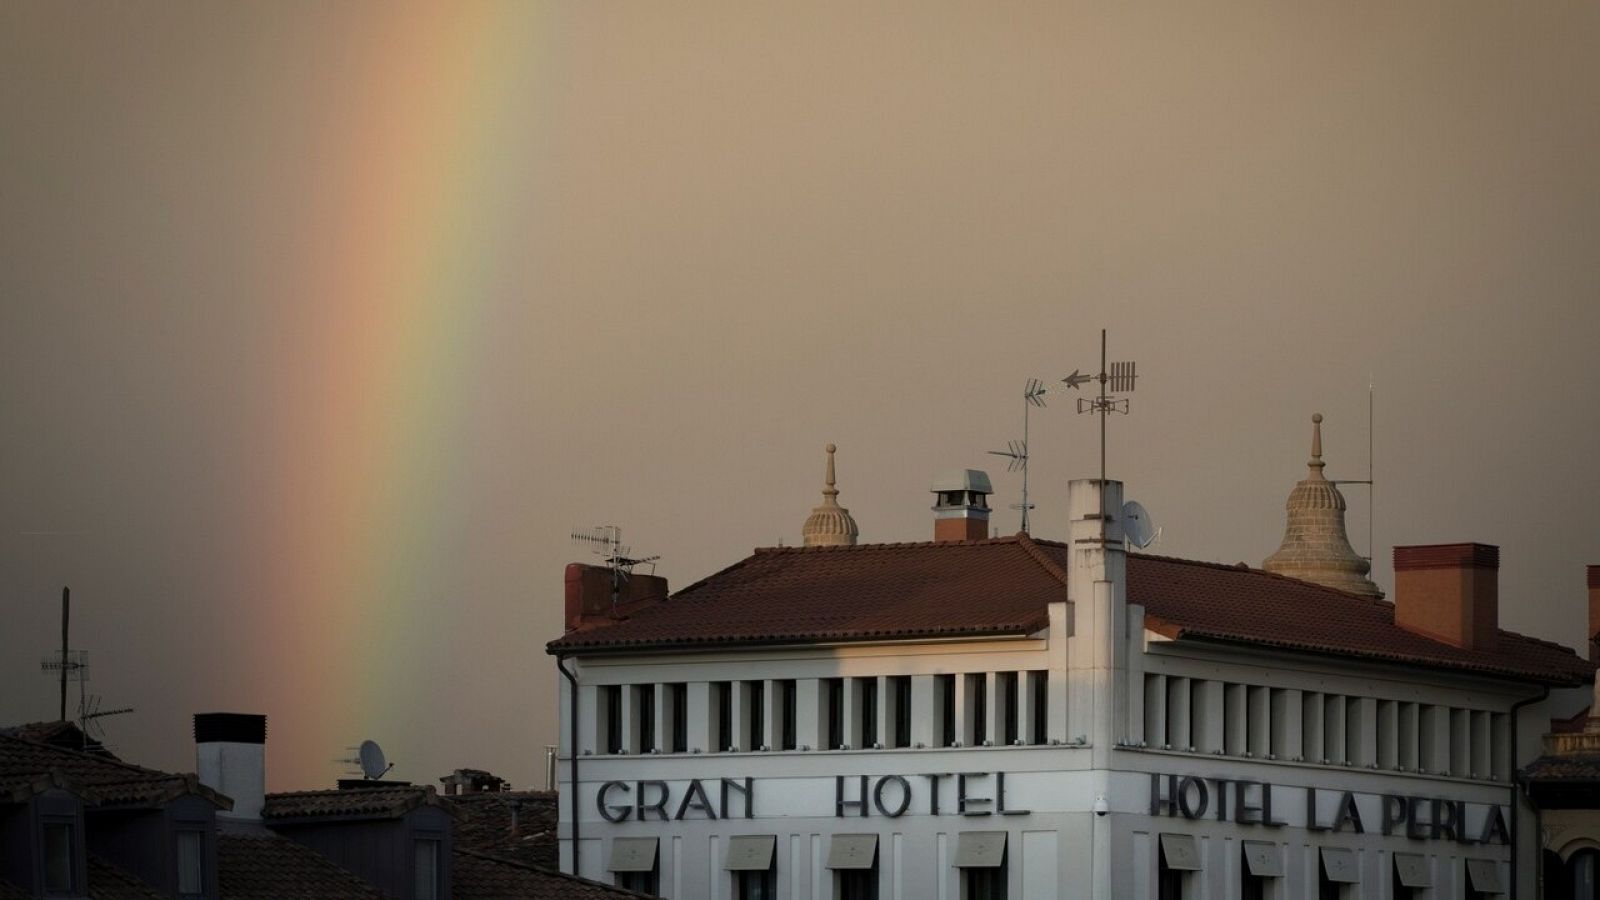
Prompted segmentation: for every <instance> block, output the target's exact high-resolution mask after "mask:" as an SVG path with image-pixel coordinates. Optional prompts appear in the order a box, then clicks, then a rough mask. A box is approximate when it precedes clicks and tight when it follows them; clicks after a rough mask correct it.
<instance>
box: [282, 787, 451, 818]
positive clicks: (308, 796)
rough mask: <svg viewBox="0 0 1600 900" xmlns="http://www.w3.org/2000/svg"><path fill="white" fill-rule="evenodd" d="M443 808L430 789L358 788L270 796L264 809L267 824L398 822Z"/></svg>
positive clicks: (435, 793) (293, 792) (436, 794)
mask: <svg viewBox="0 0 1600 900" xmlns="http://www.w3.org/2000/svg"><path fill="white" fill-rule="evenodd" d="M430 805H431V806H442V805H443V804H441V803H440V801H439V797H438V793H437V792H436V791H435V790H434V789H433V788H432V787H431V786H429V785H405V786H396V787H382V788H357V789H350V790H333V791H291V792H288V793H282V794H268V795H267V797H266V803H265V805H264V806H263V807H262V809H261V818H262V820H263V821H265V822H267V823H269V824H270V823H272V822H275V821H282V820H287V819H319V818H362V819H369V818H379V819H382V818H395V817H398V816H403V815H405V814H406V813H408V812H410V811H411V810H413V809H416V808H417V807H419V806H430Z"/></svg>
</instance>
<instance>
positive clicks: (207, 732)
mask: <svg viewBox="0 0 1600 900" xmlns="http://www.w3.org/2000/svg"><path fill="white" fill-rule="evenodd" d="M266 744H267V717H266V716H262V715H253V714H249V713H196V714H195V717H194V745H195V769H196V770H197V774H198V775H199V778H200V783H201V784H203V785H205V786H206V787H208V788H211V789H212V790H214V791H216V792H218V793H220V794H225V795H227V796H228V797H229V798H231V799H232V800H233V809H232V810H229V811H227V812H218V813H217V816H218V817H219V818H225V819H241V820H247V821H257V820H259V819H260V818H261V807H262V805H263V804H264V803H266V797H267V752H266V751H267V747H266Z"/></svg>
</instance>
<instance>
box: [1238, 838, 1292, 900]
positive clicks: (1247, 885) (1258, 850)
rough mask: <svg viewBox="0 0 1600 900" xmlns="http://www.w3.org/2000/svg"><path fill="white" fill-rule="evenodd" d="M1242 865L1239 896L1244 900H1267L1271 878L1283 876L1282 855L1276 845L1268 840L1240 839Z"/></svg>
mask: <svg viewBox="0 0 1600 900" xmlns="http://www.w3.org/2000/svg"><path fill="white" fill-rule="evenodd" d="M1239 849H1240V852H1241V854H1242V855H1243V856H1244V865H1243V866H1242V867H1241V869H1240V872H1241V873H1242V877H1241V878H1240V881H1239V896H1240V897H1242V898H1244V900H1267V897H1268V896H1269V894H1270V891H1269V888H1270V887H1271V882H1272V879H1275V878H1282V877H1283V856H1282V854H1280V853H1279V852H1278V845H1277V844H1274V843H1271V842H1268V841H1241V842H1240V848H1239Z"/></svg>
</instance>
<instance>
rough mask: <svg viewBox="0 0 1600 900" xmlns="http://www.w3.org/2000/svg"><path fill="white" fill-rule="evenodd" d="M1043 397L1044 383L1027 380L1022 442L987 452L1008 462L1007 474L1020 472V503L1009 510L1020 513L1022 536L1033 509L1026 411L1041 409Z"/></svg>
mask: <svg viewBox="0 0 1600 900" xmlns="http://www.w3.org/2000/svg"><path fill="white" fill-rule="evenodd" d="M1073 374H1077V373H1073ZM1044 395H1045V386H1044V382H1042V381H1040V380H1039V379H1037V378H1029V379H1028V384H1027V386H1026V387H1024V388H1023V389H1022V440H1020V441H1006V449H1004V450H990V451H989V454H990V455H991V456H1003V457H1005V458H1006V459H1009V460H1010V462H1008V463H1006V471H1007V472H1015V471H1017V470H1018V469H1021V470H1022V502H1021V503H1013V504H1011V508H1012V509H1019V510H1021V511H1022V531H1023V533H1024V534H1026V533H1027V532H1028V510H1030V509H1033V504H1032V503H1029V502H1028V409H1029V408H1030V407H1034V406H1037V407H1041V408H1043V406H1044Z"/></svg>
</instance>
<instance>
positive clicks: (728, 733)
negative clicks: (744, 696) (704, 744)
mask: <svg viewBox="0 0 1600 900" xmlns="http://www.w3.org/2000/svg"><path fill="white" fill-rule="evenodd" d="M711 699H712V702H714V703H716V704H717V733H716V739H717V747H716V752H718V753H724V752H726V751H728V750H731V749H733V682H731V681H714V682H712V683H711Z"/></svg>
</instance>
